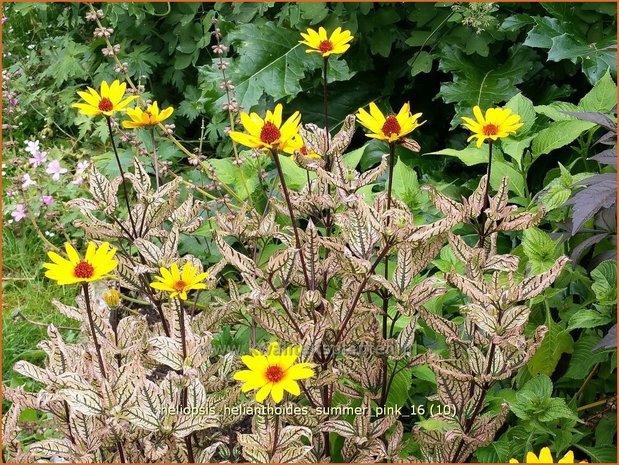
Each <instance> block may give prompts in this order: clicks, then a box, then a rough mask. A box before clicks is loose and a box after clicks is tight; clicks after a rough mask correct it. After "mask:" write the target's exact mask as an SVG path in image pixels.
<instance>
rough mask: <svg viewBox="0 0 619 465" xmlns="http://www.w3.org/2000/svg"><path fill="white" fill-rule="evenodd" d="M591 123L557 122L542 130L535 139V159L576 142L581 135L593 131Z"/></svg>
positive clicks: (575, 121) (593, 124)
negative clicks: (588, 130)
mask: <svg viewBox="0 0 619 465" xmlns="http://www.w3.org/2000/svg"><path fill="white" fill-rule="evenodd" d="M593 126H595V123H591V122H589V121H579V120H574V121H557V122H555V123H552V124H551V125H550V126H548V127H547V128H546V129H542V130H541V131H540V132H539V133H537V136H535V139H533V158H534V159H535V158H537V157H539V156H540V155H545V154H547V153H550V152H552V151H553V150H555V149H558V148H560V147H563V146H565V145H567V144H569V143H570V142H572V141H574V140H576V138H578V136H580V134H582V133H583V132H585V131H586V130H587V129H591V128H592V127H593Z"/></svg>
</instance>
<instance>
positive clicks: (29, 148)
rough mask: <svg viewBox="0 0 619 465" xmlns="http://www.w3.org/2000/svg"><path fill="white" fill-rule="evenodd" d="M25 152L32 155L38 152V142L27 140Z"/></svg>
mask: <svg viewBox="0 0 619 465" xmlns="http://www.w3.org/2000/svg"><path fill="white" fill-rule="evenodd" d="M25 150H26V152H28V153H30V154H32V155H34V154H35V153H37V152H39V141H38V140H29V141H28V142H26V149H25Z"/></svg>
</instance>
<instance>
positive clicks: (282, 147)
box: [230, 103, 301, 153]
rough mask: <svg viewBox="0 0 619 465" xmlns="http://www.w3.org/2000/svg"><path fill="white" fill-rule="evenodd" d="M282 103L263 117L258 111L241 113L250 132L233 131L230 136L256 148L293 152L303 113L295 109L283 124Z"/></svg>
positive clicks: (245, 126)
mask: <svg viewBox="0 0 619 465" xmlns="http://www.w3.org/2000/svg"><path fill="white" fill-rule="evenodd" d="M282 110H283V108H282V105H281V103H279V104H277V105H276V106H275V109H274V110H273V112H271V111H270V110H269V111H267V114H266V116H265V117H264V119H262V118H261V117H260V116H258V114H256V113H251V114H247V113H241V123H242V124H243V127H244V128H245V130H246V131H247V132H248V133H249V134H247V133H245V132H238V131H232V132H231V133H230V137H231V138H232V140H234V141H235V142H238V143H239V144H243V145H245V146H247V147H251V148H256V149H272V148H275V149H278V150H279V151H282V152H286V153H293V152H294V149H295V141H294V139H295V136H297V134H298V133H299V125H300V124H301V113H299V112H298V111H295V112H294V113H293V115H292V116H291V117H290V118H288V119H287V120H286V122H285V123H284V124H282Z"/></svg>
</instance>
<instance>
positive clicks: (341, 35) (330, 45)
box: [299, 27, 354, 57]
mask: <svg viewBox="0 0 619 465" xmlns="http://www.w3.org/2000/svg"><path fill="white" fill-rule="evenodd" d="M301 37H303V39H305V40H300V41H299V43H301V44H304V45H307V46H308V47H309V48H308V49H307V50H306V51H305V52H306V53H314V52H316V53H320V54H321V55H322V56H323V57H328V56H329V55H340V54H342V53H344V52H345V51H346V50H348V49H349V48H350V43H349V42H350V41H351V40H353V38H354V37H353V36H352V34H351V33H350V31H347V30H342V28H341V27H338V28H337V29H335V31H333V33H332V34H331V36H330V37H329V36H327V31H326V30H325V28H324V27H321V28H318V32H316V31H315V30H314V29H311V28H310V29H308V30H307V31H306V32H302V33H301Z"/></svg>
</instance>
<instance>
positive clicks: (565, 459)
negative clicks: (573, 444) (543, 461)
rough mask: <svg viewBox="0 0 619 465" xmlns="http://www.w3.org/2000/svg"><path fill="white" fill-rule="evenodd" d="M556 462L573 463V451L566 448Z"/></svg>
mask: <svg viewBox="0 0 619 465" xmlns="http://www.w3.org/2000/svg"><path fill="white" fill-rule="evenodd" d="M557 463H574V452H572V451H571V450H568V451H567V453H566V454H565V455H564V456H563V457H561V459H559V461H558V462H557Z"/></svg>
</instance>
